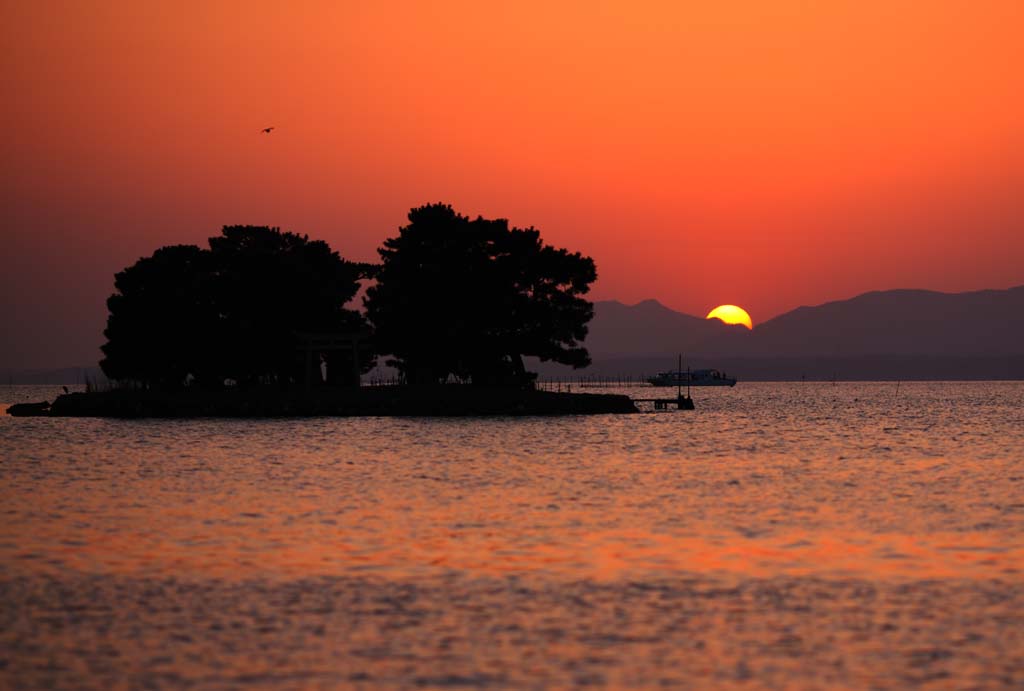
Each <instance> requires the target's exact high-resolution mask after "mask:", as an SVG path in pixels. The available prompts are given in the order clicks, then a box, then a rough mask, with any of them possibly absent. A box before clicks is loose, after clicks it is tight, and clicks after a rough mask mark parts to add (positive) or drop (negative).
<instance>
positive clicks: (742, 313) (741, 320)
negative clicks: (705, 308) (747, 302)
mask: <svg viewBox="0 0 1024 691" xmlns="http://www.w3.org/2000/svg"><path fill="white" fill-rule="evenodd" d="M707 318H708V319H721V320H722V321H724V322H725V323H726V324H743V326H745V327H747V328H748V329H753V328H754V322H752V321H750V315H749V314H747V311H746V310H745V309H743V308H742V307H737V306H736V305H719V306H718V307H716V308H715V309H713V310H711V311H710V312H708V316H707Z"/></svg>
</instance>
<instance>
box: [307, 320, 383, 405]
mask: <svg viewBox="0 0 1024 691" xmlns="http://www.w3.org/2000/svg"><path fill="white" fill-rule="evenodd" d="M370 336H371V334H370V332H369V331H356V332H349V333H296V334H295V339H296V341H298V345H297V346H296V349H297V350H299V351H300V352H302V353H303V381H304V386H305V388H306V391H309V389H310V387H311V386H312V382H313V372H314V370H315V369H316V370H319V364H320V362H319V358H318V359H317V361H316V362H315V363H314V360H313V354H314V353H321V354H322V353H337V352H351V353H352V379H351V381H352V382H354V385H355V386H359V377H360V376H361V375H362V370H361V368H360V366H359V351H360V349H362V350H364V351H365V350H368V349H369V347H370ZM319 374H320V373H319V371H317V378H319Z"/></svg>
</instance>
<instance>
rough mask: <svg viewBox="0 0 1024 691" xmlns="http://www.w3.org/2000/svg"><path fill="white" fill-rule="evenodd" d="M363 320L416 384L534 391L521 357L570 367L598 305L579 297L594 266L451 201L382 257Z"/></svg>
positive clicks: (535, 234) (412, 226) (421, 214)
mask: <svg viewBox="0 0 1024 691" xmlns="http://www.w3.org/2000/svg"><path fill="white" fill-rule="evenodd" d="M378 251H379V253H380V256H381V259H382V264H381V266H380V268H379V270H378V272H377V275H376V278H377V283H376V285H374V286H371V287H370V288H369V290H368V291H367V297H366V300H365V304H366V310H367V317H368V318H369V320H370V322H371V323H372V324H373V326H374V328H375V337H376V342H377V349H378V352H381V353H388V354H391V355H393V356H394V357H395V359H394V360H392V361H390V362H389V364H393V365H395V366H397V367H398V368H399V369H400V370H401V372H402V373H403V374H404V376H405V377H406V380H407V381H409V382H410V383H436V382H441V381H444V380H445V379H447V377H448V376H449V375H455V376H456V377H459V378H462V379H468V380H471V381H472V382H473V383H474V384H483V385H528V384H530V383H531V382H532V381H533V378H534V376H535V375H533V374H531V373H528V372H527V371H526V369H525V367H524V366H523V360H522V357H523V356H524V355H533V356H537V357H539V358H541V359H542V360H551V361H554V362H559V363H563V364H568V365H572V366H573V367H584V366H586V365H588V364H589V363H590V358H589V356H588V354H587V351H586V349H585V348H583V347H582V345H581V342H582V341H583V339H584V338H585V337H586V335H587V326H586V325H587V322H588V321H590V319H591V317H593V306H592V305H591V303H590V302H588V301H587V300H585V299H584V298H582V297H581V296H582V295H584V294H585V293H587V291H588V290H589V289H590V284H591V283H593V282H594V280H595V279H596V278H597V273H596V269H595V267H594V262H593V260H592V259H590V258H589V257H583V256H581V255H580V254H579V253H578V252H577V253H569V252H568V251H566V250H564V249H555V248H553V247H551V246H549V245H545V244H544V243H543V242H542V241H541V239H540V233H539V231H537V230H535V229H534V228H527V229H525V230H524V229H519V228H509V225H508V221H506V220H504V219H497V220H487V219H484V218H482V217H478V218H477V219H476V220H470V219H469V218H467V217H465V216H462V215H460V214H457V213H456V212H455V211H454V210H452V208H451V207H450V206H448V205H445V204H431V205H427V206H423V207H420V208H417V209H413V210H412V211H410V212H409V225H407V226H405V227H403V228H401V229H400V230H399V235H398V237H394V238H389V239H388V240H386V241H385V242H384V246H383V248H381V249H380V250H378Z"/></svg>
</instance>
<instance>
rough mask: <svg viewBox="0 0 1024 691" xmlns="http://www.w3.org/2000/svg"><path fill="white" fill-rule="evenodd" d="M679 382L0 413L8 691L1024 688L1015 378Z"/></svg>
mask: <svg viewBox="0 0 1024 691" xmlns="http://www.w3.org/2000/svg"><path fill="white" fill-rule="evenodd" d="M652 391H654V390H652V389H642V390H639V389H638V390H636V391H634V393H635V394H644V395H647V396H649V395H651V393H652ZM55 393H59V387H57V389H53V388H46V387H42V388H34V389H32V390H29V389H28V387H0V401H4V402H6V403H10V402H19V401H23V400H26V399H29V400H39V399H42V398H51V399H52V398H53V396H54V395H55ZM672 393H674V391H668V392H666V395H671V394H672ZM693 394H694V399H695V401H696V404H697V410H696V411H693V412H685V411H684V412H677V411H668V412H661V411H659V412H657V413H650V414H644V415H633V416H595V417H563V418H492V419H475V420H466V419H429V418H404V419H403V418H368V419H332V418H314V419H305V420H213V419H206V420H193V421H158V420H146V421H115V420H94V419H45V418H11V417H0V461H2V462H0V487H2V490H0V492H2V497H0V516H2V522H0V687H12V688H49V687H63V688H104V689H112V688H125V689H128V688H133V689H134V688H147V687H168V686H170V687H177V686H189V687H193V688H234V687H237V686H255V687H265V688H338V687H351V688H367V689H369V688H394V689H398V688H482V687H486V688H516V689H520V688H521V689H538V688H564V687H567V686H584V685H595V686H607V687H616V688H655V687H658V688H661V687H677V686H684V687H690V688H701V687H707V688H733V687H735V688H744V689H751V688H833V687H840V688H844V687H845V688H907V687H920V688H1021V685H1024V383H1020V382H1006V383H1000V382H995V383H991V382H986V383H910V384H907V383H903V384H901V385H900V386H899V390H898V391H897V388H896V384H892V383H839V384H836V385H832V384H819V383H815V384H812V383H804V384H801V383H788V384H787V383H771V384H767V383H766V384H758V383H742V382H741V383H740V384H739V385H737V386H736V388H734V389H695V390H694V392H693Z"/></svg>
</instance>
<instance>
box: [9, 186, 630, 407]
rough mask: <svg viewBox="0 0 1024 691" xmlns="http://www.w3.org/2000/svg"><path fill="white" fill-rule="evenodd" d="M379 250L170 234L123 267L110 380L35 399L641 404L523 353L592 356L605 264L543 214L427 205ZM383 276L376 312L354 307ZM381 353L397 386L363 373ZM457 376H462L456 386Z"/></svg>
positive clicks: (297, 239)
mask: <svg viewBox="0 0 1024 691" xmlns="http://www.w3.org/2000/svg"><path fill="white" fill-rule="evenodd" d="M408 219H409V224H408V225H406V226H404V227H402V228H400V229H399V233H398V235H397V236H396V237H393V238H388V239H387V240H385V242H384V244H383V247H382V248H381V249H380V250H379V254H380V257H381V263H380V264H379V265H376V264H366V263H360V262H352V261H348V260H346V259H343V258H342V257H341V256H340V255H339V254H338V253H337V252H335V251H334V250H332V249H331V248H330V247H329V246H328V245H327V244H326V243H325V242H323V241H319V240H310V239H309V237H308V236H305V235H298V234H295V233H290V232H282V231H281V230H280V229H278V228H270V227H266V226H225V227H224V228H223V230H222V232H221V234H220V235H219V236H216V237H212V238H210V239H209V241H208V247H207V248H201V247H198V246H194V245H175V246H169V247H162V248H160V249H158V250H156V251H155V252H154V253H153V254H152V255H151V256H149V257H143V258H141V259H139V261H138V262H136V263H135V264H133V265H132V266H130V267H128V268H126V269H124V270H123V271H121V272H119V273H118V274H116V276H115V282H114V286H115V289H116V292H115V293H114V294H113V295H112V296H111V297H110V298H109V300H108V301H107V306H108V309H109V317H108V321H107V328H106V330H105V331H104V335H105V336H106V337H107V342H106V344H104V345H103V347H102V350H103V353H104V356H105V357H104V358H103V360H102V361H101V362H100V367H101V368H102V370H103V373H104V374H105V375H106V377H107V378H108V379H109V380H110V381H111V382H112V383H113V386H112V388H111V389H110V390H107V391H90V392H86V393H76V394H66V395H64V396H61V397H59V398H58V399H57V400H56V401H55V402H54V403H53V405H52V406H49V407H48V409H47V407H46V406H42V407H40V408H32V407H23V408H20V409H18V410H16V411H15V410H14V409H13V408H12V411H14V412H16V413H22V412H24V414H40V413H47V414H52V415H69V416H71V415H110V416H119V417H138V416H163V417H173V416H186V417H191V416H200V415H204V416H205V415H215V416H237V415H243V416H275V415H473V414H488V415H490V414H563V413H573V414H578V413H615V412H635V411H636V409H635V407H634V406H633V404H632V402H631V401H630V399H629V398H628V397H626V396H618V395H593V394H580V393H577V394H571V393H568V392H566V393H564V394H563V393H560V392H558V393H555V392H549V391H540V390H538V389H537V388H536V387H535V378H536V374H534V373H532V372H529V371H527V369H526V367H525V364H524V361H523V358H524V356H526V357H532V358H538V359H540V360H541V361H543V362H555V363H559V364H562V365H568V366H570V367H576V368H579V367H584V366H586V365H587V364H589V363H590V357H589V354H588V352H587V350H586V349H585V348H584V347H583V345H582V342H583V340H584V339H585V338H586V336H587V323H588V322H589V321H590V319H591V318H592V316H593V305H592V304H591V303H590V302H589V301H587V300H586V299H585V298H584V297H583V296H584V295H585V294H586V293H587V292H588V291H589V289H590V285H591V284H592V283H593V282H594V280H595V279H596V277H597V271H596V268H595V266H594V262H593V260H592V259H590V258H589V257H584V256H582V255H581V254H579V253H578V252H577V253H572V252H569V251H568V250H565V249H558V248H554V247H551V246H549V245H546V244H544V243H543V242H542V240H541V238H540V233H539V231H537V230H536V229H535V228H532V227H531V228H526V229H520V228H514V227H510V226H509V224H508V221H507V220H505V219H496V220H489V219H485V218H483V217H477V218H476V219H473V220H471V219H469V218H468V217H466V216H462V215H460V214H458V213H456V212H455V211H454V210H453V209H452V207H451V206H449V205H446V204H430V205H426V206H422V207H419V208H414V209H412V210H411V211H410V212H409V215H408ZM364 283H368V284H369V285H368V288H367V291H366V296H365V299H364V305H365V315H364V314H363V313H361V312H360V311H358V310H355V309H351V308H350V307H348V305H349V303H350V302H351V301H352V300H353V298H354V297H355V296H356V295H357V293H358V291H359V289H360V287H361V285H362V284H364ZM378 356H386V357H387V362H388V364H389V365H391V366H393V367H395V368H397V371H398V372H399V374H400V380H399V382H398V383H399V384H400V385H397V386H386V387H367V386H361V385H360V384H361V381H360V380H361V375H362V374H363V373H365V372H367V371H369V370H370V368H372V367H373V366H374V364H375V362H376V360H377V358H378ZM446 384H448V386H444V385H446Z"/></svg>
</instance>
